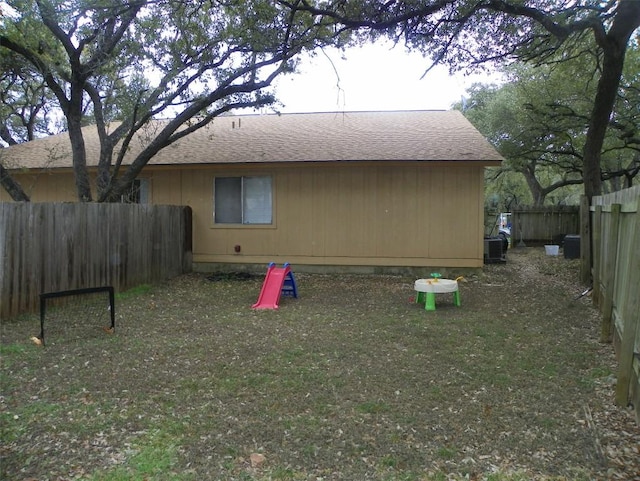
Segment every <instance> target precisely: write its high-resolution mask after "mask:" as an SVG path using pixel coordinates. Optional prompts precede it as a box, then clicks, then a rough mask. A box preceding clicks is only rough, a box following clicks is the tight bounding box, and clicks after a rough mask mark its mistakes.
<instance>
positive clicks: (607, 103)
mask: <svg viewBox="0 0 640 481" xmlns="http://www.w3.org/2000/svg"><path fill="white" fill-rule="evenodd" d="M638 27H640V2H638V1H637V0H621V1H620V3H619V5H618V10H617V12H616V15H615V18H614V20H613V24H612V26H611V28H610V29H609V32H608V33H607V34H606V35H600V36H599V35H596V38H597V40H598V44H599V45H600V47H601V48H602V50H603V59H602V74H601V76H600V80H599V81H598V88H597V91H596V97H595V100H594V103H593V109H592V111H591V119H590V121H589V129H588V131H587V140H586V142H585V146H584V171H583V179H584V193H585V195H586V196H587V199H589V202H591V199H592V198H593V197H594V196H597V195H600V194H601V193H602V176H601V172H600V160H601V153H602V145H603V143H604V138H605V134H606V131H607V128H608V127H609V120H610V117H611V113H612V112H613V107H614V105H615V101H616V96H617V94H618V87H619V86H620V79H621V77H622V69H623V67H624V58H625V54H626V51H627V44H628V42H629V39H630V38H631V35H632V34H633V32H634V31H635V30H636V29H637V28H638Z"/></svg>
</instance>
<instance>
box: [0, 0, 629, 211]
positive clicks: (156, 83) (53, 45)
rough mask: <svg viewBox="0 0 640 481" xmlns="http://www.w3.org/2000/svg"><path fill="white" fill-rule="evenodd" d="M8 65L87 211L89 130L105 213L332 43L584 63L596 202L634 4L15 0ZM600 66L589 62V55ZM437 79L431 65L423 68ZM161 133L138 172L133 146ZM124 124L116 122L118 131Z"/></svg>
mask: <svg viewBox="0 0 640 481" xmlns="http://www.w3.org/2000/svg"><path fill="white" fill-rule="evenodd" d="M10 5H11V6H12V7H13V8H14V9H15V10H16V11H17V12H18V14H17V16H15V17H14V18H12V19H10V20H7V19H4V20H3V24H2V27H3V28H2V32H1V33H0V56H2V58H6V57H7V55H10V54H11V55H17V56H19V57H20V58H21V59H22V61H24V62H25V63H27V64H29V66H30V67H29V68H31V69H33V70H34V71H36V72H37V73H38V74H39V75H40V76H41V77H42V79H43V81H44V84H45V85H46V88H47V89H48V90H49V91H50V92H51V93H52V94H53V95H54V96H55V98H56V102H57V104H58V105H59V107H60V108H61V110H62V112H63V114H64V118H65V122H66V129H67V130H68V133H69V137H70V140H71V147H72V154H73V165H74V172H75V176H76V184H77V191H78V197H79V199H80V200H85V201H87V200H92V199H93V194H92V188H91V182H90V178H89V175H88V172H87V157H86V151H85V148H84V140H83V134H82V130H81V127H82V126H83V125H84V124H86V123H93V124H95V126H96V128H97V130H98V134H99V137H100V142H101V150H100V159H99V165H98V175H97V181H96V186H95V192H96V193H97V200H100V201H108V200H113V199H117V198H118V197H119V194H120V193H122V192H123V191H124V190H125V189H127V187H128V186H129V185H130V183H131V182H132V181H133V180H134V179H135V177H136V176H137V175H138V174H139V173H140V171H141V170H142V168H143V167H144V166H145V165H146V163H147V162H148V161H149V160H150V159H151V158H152V157H153V155H155V154H156V153H157V152H158V151H159V150H160V149H163V148H165V147H167V146H168V145H171V144H172V143H173V142H175V141H176V140H178V139H179V138H181V137H184V136H185V135H188V134H189V133H190V132H193V131H194V130H196V129H199V128H202V127H204V126H206V125H207V124H208V123H209V122H211V120H212V119H213V118H215V117H216V116H218V115H221V114H223V113H225V112H228V111H230V110H232V109H235V108H240V107H261V106H265V105H269V104H271V103H273V102H274V101H275V97H274V96H273V93H272V92H271V91H270V90H269V86H270V85H271V83H272V81H273V80H274V79H275V78H276V77H277V76H278V75H280V74H282V73H287V72H291V71H292V70H294V69H295V63H296V58H298V55H299V54H300V53H301V52H302V51H304V50H308V51H313V50H314V49H316V48H317V47H320V46H323V45H327V44H340V43H343V42H347V41H351V42H364V41H368V40H369V39H371V38H375V37H378V36H383V35H384V36H388V37H390V38H392V39H393V40H395V41H398V42H401V41H402V42H405V43H406V45H407V46H408V47H409V48H411V49H419V50H421V51H423V52H424V53H425V55H428V56H429V57H430V58H431V62H432V64H434V65H435V64H439V63H440V64H442V63H444V64H448V65H449V66H450V68H451V69H452V70H459V69H474V68H479V67H481V66H483V65H487V64H492V63H493V64H501V63H503V62H516V61H517V62H528V63H530V64H532V65H536V66H540V65H545V64H549V63H557V62H558V61H564V60H568V59H573V58H576V57H580V56H582V55H585V52H583V51H582V50H581V46H582V45H584V40H585V39H589V40H590V41H591V43H592V45H593V46H594V49H595V50H594V51H595V56H596V58H597V63H596V64H597V68H596V71H595V72H594V77H593V79H592V80H591V84H593V85H594V86H595V88H594V97H593V101H592V102H591V104H590V107H589V112H588V127H587V131H586V135H585V142H584V145H583V147H582V158H583V170H582V177H583V182H584V185H585V193H586V194H587V196H588V197H592V196H593V195H597V194H599V193H600V192H601V190H602V184H601V182H602V180H601V159H602V150H603V148H604V145H605V138H606V132H607V129H608V128H610V122H609V120H610V118H611V115H612V112H613V108H614V104H615V101H616V97H617V95H618V87H619V85H620V80H621V78H622V72H623V68H624V63H625V56H626V52H627V47H628V45H629V43H630V42H634V41H637V37H635V39H634V37H633V35H634V32H635V31H636V29H637V28H638V26H640V2H638V1H636V0H609V1H602V0H578V1H575V0H571V1H569V0H530V1H528V2H522V1H521V0H412V1H407V0H405V1H401V0H369V1H365V2H363V1H361V0H317V1H313V0H194V1H187V0H109V1H104V0H69V1H53V0H14V1H12V2H10ZM589 55H592V53H589ZM425 69H426V70H428V66H427V65H425ZM159 116H163V117H170V118H171V120H170V121H168V122H167V123H166V124H165V125H164V127H163V128H162V129H161V130H160V131H158V132H156V133H154V134H153V135H149V136H147V138H148V144H147V145H146V148H145V149H144V150H143V151H142V152H141V153H140V155H138V156H137V157H136V158H135V159H133V162H132V163H131V164H130V165H127V166H126V167H125V166H123V165H122V161H123V156H124V153H125V152H126V151H127V146H128V144H129V142H130V141H131V139H132V137H133V135H134V134H135V133H136V132H139V131H140V130H141V129H143V128H145V126H147V125H148V123H149V122H150V121H151V120H152V119H154V118H158V117H159ZM116 120H117V121H118V123H116V122H114V121H116Z"/></svg>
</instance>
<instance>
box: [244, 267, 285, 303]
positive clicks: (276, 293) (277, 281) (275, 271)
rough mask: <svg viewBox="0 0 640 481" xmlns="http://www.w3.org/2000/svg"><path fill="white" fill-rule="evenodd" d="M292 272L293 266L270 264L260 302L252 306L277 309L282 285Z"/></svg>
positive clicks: (259, 298)
mask: <svg viewBox="0 0 640 481" xmlns="http://www.w3.org/2000/svg"><path fill="white" fill-rule="evenodd" d="M290 272H291V268H290V267H289V266H288V265H285V267H276V266H275V264H271V265H269V268H268V269H267V275H266V276H265V278H264V283H263V284H262V289H261V290H260V296H259V297H258V302H256V303H255V304H254V305H253V306H251V307H253V308H254V309H277V308H278V302H280V293H281V292H282V286H283V285H284V281H285V279H286V277H287V275H290Z"/></svg>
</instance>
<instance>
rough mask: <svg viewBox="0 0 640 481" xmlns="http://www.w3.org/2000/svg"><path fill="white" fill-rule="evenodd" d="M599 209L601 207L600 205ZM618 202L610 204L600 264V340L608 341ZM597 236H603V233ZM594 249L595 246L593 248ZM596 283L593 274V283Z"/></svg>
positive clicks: (610, 325)
mask: <svg viewBox="0 0 640 481" xmlns="http://www.w3.org/2000/svg"><path fill="white" fill-rule="evenodd" d="M598 207H600V210H601V209H602V207H601V206H598ZM621 207H622V206H621V205H620V204H612V205H611V215H610V217H611V218H610V222H609V229H608V232H607V235H606V238H607V248H606V252H603V253H602V254H603V259H604V261H605V262H604V264H603V266H602V269H603V270H602V272H601V275H602V281H603V282H602V284H601V285H602V305H601V313H602V325H601V329H600V341H601V342H609V341H610V339H611V333H612V329H611V327H612V322H613V296H614V287H615V277H616V276H615V274H616V269H617V268H618V266H617V263H618V235H619V232H620V209H621ZM599 237H601V238H604V235H602V234H601V235H600V236H599ZM594 249H595V248H594ZM595 284H596V281H595V276H594V285H595Z"/></svg>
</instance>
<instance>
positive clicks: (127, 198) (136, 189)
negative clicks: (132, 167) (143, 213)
mask: <svg viewBox="0 0 640 481" xmlns="http://www.w3.org/2000/svg"><path fill="white" fill-rule="evenodd" d="M120 202H122V203H124V204H148V203H149V179H135V180H134V181H133V183H132V184H131V187H130V189H129V190H128V191H127V192H125V193H124V194H123V195H122V196H121V197H120Z"/></svg>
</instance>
